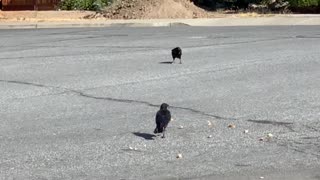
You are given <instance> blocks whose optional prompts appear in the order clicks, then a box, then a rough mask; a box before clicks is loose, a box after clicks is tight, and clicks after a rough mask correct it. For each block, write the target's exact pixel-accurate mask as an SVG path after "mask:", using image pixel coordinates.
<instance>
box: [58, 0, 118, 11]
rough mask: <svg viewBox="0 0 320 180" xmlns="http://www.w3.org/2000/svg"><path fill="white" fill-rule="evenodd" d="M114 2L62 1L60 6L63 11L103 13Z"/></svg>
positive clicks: (99, 0) (107, 0)
mask: <svg viewBox="0 0 320 180" xmlns="http://www.w3.org/2000/svg"><path fill="white" fill-rule="evenodd" d="M111 3H112V0H62V1H61V2H60V4H59V8H60V9H61V10H89V11H101V10H102V9H103V8H104V7H105V6H108V5H110V4H111Z"/></svg>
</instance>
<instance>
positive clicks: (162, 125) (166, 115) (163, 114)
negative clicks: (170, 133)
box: [154, 103, 171, 138]
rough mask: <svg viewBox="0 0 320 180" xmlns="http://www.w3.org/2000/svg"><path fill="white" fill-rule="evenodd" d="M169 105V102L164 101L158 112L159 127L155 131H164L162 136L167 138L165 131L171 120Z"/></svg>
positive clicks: (157, 121) (157, 122)
mask: <svg viewBox="0 0 320 180" xmlns="http://www.w3.org/2000/svg"><path fill="white" fill-rule="evenodd" d="M168 107H169V105H168V104H166V103H162V104H161V106H160V110H159V111H158V112H157V114H156V124H157V127H156V128H155V129H154V133H155V134H156V133H163V135H162V138H165V131H166V128H167V126H168V124H169V122H170V120H171V113H170V111H169V110H168Z"/></svg>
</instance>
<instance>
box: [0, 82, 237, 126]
mask: <svg viewBox="0 0 320 180" xmlns="http://www.w3.org/2000/svg"><path fill="white" fill-rule="evenodd" d="M0 82H4V83H13V84H22V85H28V86H34V87H42V88H54V89H60V90H64V92H62V93H67V92H72V93H75V94H78V95H80V96H81V97H85V98H90V99H96V100H107V101H113V102H120V103H135V104H144V105H147V106H150V107H159V106H160V104H152V103H150V102H148V101H141V100H132V99H120V98H112V97H99V96H94V95H90V94H86V93H84V92H82V91H78V90H73V89H68V88H63V87H56V86H48V85H43V84H38V83H31V82H25V81H17V80H0ZM58 94H61V92H60V93H58ZM170 107H171V108H172V109H180V110H186V111H189V112H192V113H195V114H200V115H203V116H208V117H213V118H216V119H221V120H237V119H236V118H227V117H222V116H218V115H213V114H209V113H206V112H203V111H200V110H196V109H192V108H188V107H179V106H170Z"/></svg>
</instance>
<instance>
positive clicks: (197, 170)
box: [0, 26, 320, 180]
mask: <svg viewBox="0 0 320 180" xmlns="http://www.w3.org/2000/svg"><path fill="white" fill-rule="evenodd" d="M319 29H320V26H260V27H254V26H252V27H187V26H185V27H184V26H181V27H157V28H151V27H149V28H146V27H145V28H142V27H140V28H129V27H109V28H77V29H33V30H31V29H30V30H22V29H19V30H11V29H10V30H1V31H0V38H1V41H0V179H8V180H9V179H19V180H20V179H21V180H22V179H23V180H25V179H32V180H33V179H77V180H80V179H262V178H263V179H320V172H319V169H320V122H319V120H320V119H319V117H320V51H319V49H320V32H319ZM176 46H180V47H181V48H182V51H183V54H182V64H179V63H178V62H179V61H176V63H174V64H171V63H170V62H171V61H172V58H171V54H170V51H171V49H172V48H174V47H176ZM163 102H166V103H168V104H169V105H170V107H169V110H170V111H171V113H172V116H173V121H172V122H170V124H169V126H168V128H167V134H166V138H165V139H162V138H161V137H160V136H154V135H153V129H154V128H155V122H154V116H155V113H156V112H157V110H158V109H159V106H160V104H161V103H163ZM209 122H210V123H209ZM209 124H211V125H209ZM229 125H231V126H230V127H232V128H229V127H228V126H229ZM177 154H181V155H182V158H176V156H177Z"/></svg>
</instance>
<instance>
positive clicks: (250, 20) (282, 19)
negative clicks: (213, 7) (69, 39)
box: [0, 16, 320, 29]
mask: <svg viewBox="0 0 320 180" xmlns="http://www.w3.org/2000/svg"><path fill="white" fill-rule="evenodd" d="M302 25H320V16H277V17H226V18H212V19H147V20H89V21H88V20H84V21H78V22H75V21H64V22H63V21H60V22H59V21H58V22H21V21H20V22H19V21H17V22H14V21H13V22H5V21H3V22H1V21H0V29H40V28H84V27H88V28H89V27H180V26H212V27H224V26H302Z"/></svg>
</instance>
